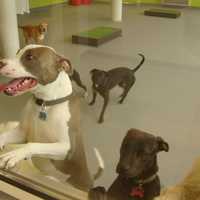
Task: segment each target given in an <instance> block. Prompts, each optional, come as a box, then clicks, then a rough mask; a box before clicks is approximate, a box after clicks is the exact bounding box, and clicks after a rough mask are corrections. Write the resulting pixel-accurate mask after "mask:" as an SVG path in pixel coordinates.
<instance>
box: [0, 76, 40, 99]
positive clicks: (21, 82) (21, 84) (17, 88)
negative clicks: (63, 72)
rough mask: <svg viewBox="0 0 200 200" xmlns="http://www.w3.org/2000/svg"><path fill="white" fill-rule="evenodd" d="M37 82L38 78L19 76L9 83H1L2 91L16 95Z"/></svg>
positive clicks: (0, 89)
mask: <svg viewBox="0 0 200 200" xmlns="http://www.w3.org/2000/svg"><path fill="white" fill-rule="evenodd" d="M37 83H38V82H37V80H36V79H34V78H31V77H23V78H17V79H13V80H12V81H10V82H9V83H5V84H0V92H4V93H5V94H7V95H9V96H16V95H19V94H21V93H24V92H26V91H28V90H30V89H32V88H34V87H35V86H36V85H37Z"/></svg>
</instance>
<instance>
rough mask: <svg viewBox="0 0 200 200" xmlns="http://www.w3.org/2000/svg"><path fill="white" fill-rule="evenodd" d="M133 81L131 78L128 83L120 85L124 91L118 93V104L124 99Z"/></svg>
mask: <svg viewBox="0 0 200 200" xmlns="http://www.w3.org/2000/svg"><path fill="white" fill-rule="evenodd" d="M134 83H135V79H133V80H132V81H131V82H129V84H127V85H124V86H125V87H124V86H121V85H120V86H121V87H124V91H123V93H122V94H121V95H120V97H121V99H120V100H119V101H118V102H119V103H120V104H122V103H123V102H124V99H125V98H126V96H127V95H128V92H129V90H130V89H131V88H132V86H133V85H134Z"/></svg>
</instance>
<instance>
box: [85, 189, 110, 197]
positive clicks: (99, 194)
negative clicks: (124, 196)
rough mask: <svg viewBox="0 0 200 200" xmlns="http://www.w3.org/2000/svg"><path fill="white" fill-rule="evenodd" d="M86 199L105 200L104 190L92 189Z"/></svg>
mask: <svg viewBox="0 0 200 200" xmlns="http://www.w3.org/2000/svg"><path fill="white" fill-rule="evenodd" d="M88 197H89V200H107V195H106V189H105V188H104V187H96V188H92V189H91V190H90V191H89V195H88Z"/></svg>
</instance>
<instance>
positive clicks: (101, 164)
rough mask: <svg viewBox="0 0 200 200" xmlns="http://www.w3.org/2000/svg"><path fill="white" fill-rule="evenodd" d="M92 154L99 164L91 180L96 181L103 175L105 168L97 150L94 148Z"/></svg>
mask: <svg viewBox="0 0 200 200" xmlns="http://www.w3.org/2000/svg"><path fill="white" fill-rule="evenodd" d="M94 153H95V156H96V158H97V161H98V163H99V167H98V170H97V172H96V174H94V175H93V180H97V179H98V178H99V177H100V176H101V175H102V174H103V171H104V168H105V166H104V161H103V158H102V156H101V154H100V152H99V150H98V149H97V148H94Z"/></svg>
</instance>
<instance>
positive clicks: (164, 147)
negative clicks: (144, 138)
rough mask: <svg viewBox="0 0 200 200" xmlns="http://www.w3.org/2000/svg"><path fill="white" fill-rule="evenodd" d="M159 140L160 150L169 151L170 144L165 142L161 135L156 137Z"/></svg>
mask: <svg viewBox="0 0 200 200" xmlns="http://www.w3.org/2000/svg"><path fill="white" fill-rule="evenodd" d="M156 140H157V142H158V151H166V152H168V151H169V144H168V143H167V142H165V141H164V140H163V139H162V138H161V137H156Z"/></svg>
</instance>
